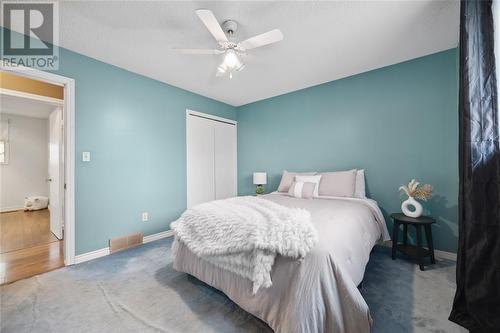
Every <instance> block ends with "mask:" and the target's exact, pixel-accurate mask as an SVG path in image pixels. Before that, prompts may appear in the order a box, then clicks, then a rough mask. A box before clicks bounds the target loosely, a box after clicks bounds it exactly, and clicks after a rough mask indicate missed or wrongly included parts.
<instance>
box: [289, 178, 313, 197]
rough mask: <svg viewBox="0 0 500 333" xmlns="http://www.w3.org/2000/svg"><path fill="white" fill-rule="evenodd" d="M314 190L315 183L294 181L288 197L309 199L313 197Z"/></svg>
mask: <svg viewBox="0 0 500 333" xmlns="http://www.w3.org/2000/svg"><path fill="white" fill-rule="evenodd" d="M315 188H316V183H309V182H306V183H304V182H296V181H294V182H292V185H291V186H290V189H289V190H288V195H289V196H291V197H296V198H302V199H311V198H312V197H313V196H314V189H315Z"/></svg>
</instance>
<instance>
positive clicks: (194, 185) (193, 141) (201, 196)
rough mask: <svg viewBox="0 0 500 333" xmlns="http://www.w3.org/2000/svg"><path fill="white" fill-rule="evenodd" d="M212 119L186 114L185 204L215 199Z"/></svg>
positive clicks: (189, 205) (191, 204) (189, 204)
mask: <svg viewBox="0 0 500 333" xmlns="http://www.w3.org/2000/svg"><path fill="white" fill-rule="evenodd" d="M213 123H214V122H213V121H212V120H209V119H205V118H201V117H196V116H191V115H188V116H187V124H186V127H187V128H186V131H187V137H186V139H187V206H188V208H189V207H192V206H194V205H197V204H199V203H202V202H207V201H211V200H214V199H215V149H214V126H213Z"/></svg>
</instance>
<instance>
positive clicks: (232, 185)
mask: <svg viewBox="0 0 500 333" xmlns="http://www.w3.org/2000/svg"><path fill="white" fill-rule="evenodd" d="M213 123H214V128H215V140H214V141H215V198H216V199H225V198H230V197H234V196H236V191H237V189H236V170H237V168H236V125H234V124H227V123H223V122H218V121H214V122H213Z"/></svg>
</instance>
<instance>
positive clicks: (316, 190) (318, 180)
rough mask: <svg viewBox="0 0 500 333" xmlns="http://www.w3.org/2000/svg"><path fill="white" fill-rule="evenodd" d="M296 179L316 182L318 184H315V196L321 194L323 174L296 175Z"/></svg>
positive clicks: (297, 180) (304, 181)
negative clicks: (319, 190)
mask: <svg viewBox="0 0 500 333" xmlns="http://www.w3.org/2000/svg"><path fill="white" fill-rule="evenodd" d="M295 181H296V182H303V183H314V184H316V186H314V193H313V197H317V196H318V195H319V194H318V189H319V184H320V181H321V175H318V176H295Z"/></svg>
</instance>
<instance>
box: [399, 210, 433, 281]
mask: <svg viewBox="0 0 500 333" xmlns="http://www.w3.org/2000/svg"><path fill="white" fill-rule="evenodd" d="M391 217H392V219H393V221H394V226H393V227H392V259H393V260H395V259H396V251H397V250H399V251H401V252H403V253H404V254H406V255H409V256H412V257H415V258H416V259H417V262H418V265H419V266H420V270H421V271H423V270H424V262H423V258H424V257H430V258H431V263H432V264H435V263H436V259H435V258H434V245H433V244H432V230H431V225H432V224H433V223H436V220H434V219H433V218H432V217H430V216H420V217H409V216H406V215H404V214H403V213H395V214H391ZM409 224H410V225H412V226H414V227H415V229H416V232H417V245H416V246H415V245H411V244H408V225H409ZM400 225H403V243H402V244H400V243H398V237H399V226H400ZM422 227H424V228H425V235H426V238H427V247H428V248H427V249H426V248H424V247H423V246H422Z"/></svg>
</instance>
